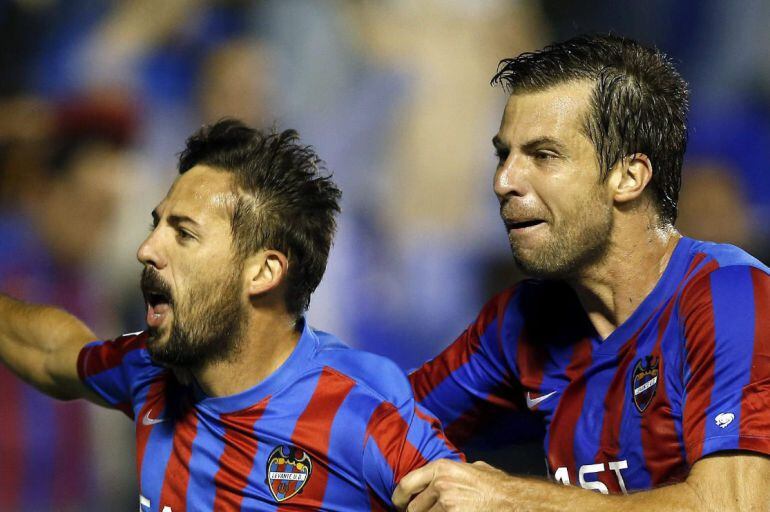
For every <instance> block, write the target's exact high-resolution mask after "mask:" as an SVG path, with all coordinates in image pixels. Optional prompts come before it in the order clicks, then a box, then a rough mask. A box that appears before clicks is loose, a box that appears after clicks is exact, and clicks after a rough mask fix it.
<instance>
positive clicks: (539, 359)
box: [516, 329, 548, 405]
mask: <svg viewBox="0 0 770 512" xmlns="http://www.w3.org/2000/svg"><path fill="white" fill-rule="evenodd" d="M547 359H548V350H547V347H546V346H545V345H544V344H535V343H531V342H530V340H529V336H528V335H527V331H526V329H522V332H521V335H520V336H519V342H518V344H517V348H516V363H517V365H518V366H519V373H520V377H519V379H520V380H521V384H522V386H523V387H524V389H526V390H527V391H534V392H539V391H540V390H541V388H542V386H543V368H544V367H545V362H546V360H547ZM522 405H526V404H522Z"/></svg>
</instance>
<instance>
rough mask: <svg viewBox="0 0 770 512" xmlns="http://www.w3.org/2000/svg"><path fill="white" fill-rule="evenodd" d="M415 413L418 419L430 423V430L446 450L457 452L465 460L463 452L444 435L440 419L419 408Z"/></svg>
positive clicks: (416, 408) (415, 409)
mask: <svg viewBox="0 0 770 512" xmlns="http://www.w3.org/2000/svg"><path fill="white" fill-rule="evenodd" d="M414 412H415V414H416V415H417V417H418V418H420V419H421V420H423V421H425V422H427V423H430V428H431V429H432V430H433V432H435V433H436V437H438V438H439V439H441V440H442V441H443V442H444V446H446V448H447V449H448V450H449V451H452V452H457V454H458V455H459V456H460V459H461V460H463V461H464V460H465V454H463V453H462V452H461V451H459V450H458V449H457V448H455V447H454V445H452V443H451V442H450V441H449V439H447V436H446V435H445V434H444V431H443V430H442V429H441V422H440V421H439V420H438V419H436V418H434V417H433V416H430V415H428V414H425V413H424V412H422V411H421V410H420V409H419V408H418V407H415V408H414Z"/></svg>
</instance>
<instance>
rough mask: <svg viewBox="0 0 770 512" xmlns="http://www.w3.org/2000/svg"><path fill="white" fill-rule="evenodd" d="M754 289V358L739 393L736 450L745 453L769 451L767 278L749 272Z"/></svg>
mask: <svg viewBox="0 0 770 512" xmlns="http://www.w3.org/2000/svg"><path fill="white" fill-rule="evenodd" d="M751 281H752V284H753V286H754V355H753V357H752V364H751V376H750V379H749V382H751V384H750V385H749V386H746V387H745V388H744V389H743V397H742V400H741V423H740V433H741V439H740V443H739V447H740V448H742V449H746V450H761V451H763V452H764V453H767V451H768V449H770V439H768V435H770V400H769V398H768V392H767V389H770V315H769V314H768V312H770V276H768V275H767V274H765V273H764V272H762V271H761V270H758V269H756V268H752V269H751Z"/></svg>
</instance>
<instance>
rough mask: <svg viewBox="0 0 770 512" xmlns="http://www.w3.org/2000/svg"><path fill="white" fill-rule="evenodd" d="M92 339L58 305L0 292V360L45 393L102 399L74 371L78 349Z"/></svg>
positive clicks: (99, 401) (66, 398) (73, 318)
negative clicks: (27, 301) (25, 300)
mask: <svg viewBox="0 0 770 512" xmlns="http://www.w3.org/2000/svg"><path fill="white" fill-rule="evenodd" d="M95 339H96V336H94V334H93V333H92V332H91V330H90V329H89V328H88V327H86V326H85V325H84V324H83V323H82V322H81V321H80V320H78V319H77V318H75V317H74V316H72V315H70V314H69V313H67V312H65V311H63V310H61V309H58V308H54V307H50V306H40V305H33V304H27V303H24V302H22V301H19V300H15V299H12V298H11V297H8V296H7V295H3V294H0V361H2V362H3V363H5V365H6V366H8V368H10V369H11V370H12V371H13V372H14V373H16V374H17V375H18V376H19V377H21V378H22V379H24V380H25V381H27V382H28V383H30V384H32V385H33V386H35V387H36V388H37V389H39V390H40V391H42V392H43V393H46V394H47V395H50V396H52V397H54V398H58V399H61V400H71V399H74V398H88V399H89V400H91V401H94V402H96V403H102V401H101V400H99V399H98V398H97V397H96V395H94V394H93V393H92V392H90V391H89V390H88V389H87V388H86V387H85V385H84V384H83V383H82V382H81V380H80V378H79V377H78V372H77V360H78V354H79V353H80V349H81V348H83V345H85V344H86V343H88V342H90V341H93V340H95Z"/></svg>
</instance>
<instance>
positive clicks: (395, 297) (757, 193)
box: [0, 0, 770, 511]
mask: <svg viewBox="0 0 770 512" xmlns="http://www.w3.org/2000/svg"><path fill="white" fill-rule="evenodd" d="M768 26H770V4H769V3H767V2H764V1H763V0H740V1H735V2H724V1H719V0H689V1H665V0H650V1H646V2H614V1H611V0H594V1H587V2H570V1H567V0H548V1H542V2H537V1H523V0H521V1H501V0H419V1H409V0H390V1H385V0H383V1H353V0H347V1H344V0H336V1H334V0H330V1H315V0H273V1H225V0H222V1H211V0H210V1H204V0H163V1H161V2H157V1H153V0H133V1H130V2H119V1H108V0H4V1H2V2H0V42H1V43H2V44H0V64H1V65H2V68H0V69H2V72H1V73H2V74H0V102H1V103H2V105H0V289H1V290H3V291H5V292H9V293H12V294H14V295H16V296H20V297H24V298H27V299H29V300H36V301H43V302H49V303H55V304H60V305H62V306H65V307H67V308H68V309H70V310H71V311H73V312H75V313H76V314H78V315H79V316H81V317H82V318H84V319H86V321H87V322H88V323H89V324H90V325H92V326H93V327H94V329H95V331H96V333H97V334H98V335H100V336H105V337H112V336H115V335H117V334H119V333H121V332H125V331H135V330H138V329H140V328H142V326H143V310H142V306H143V304H142V300H141V296H140V294H139V291H138V286H137V283H138V273H139V265H138V263H137V262H136V261H135V259H134V254H135V250H136V248H137V246H138V244H139V243H140V241H141V240H142V239H143V237H144V235H145V234H146V231H147V225H148V223H149V221H150V216H149V212H150V210H151V209H152V207H153V206H154V204H155V203H156V202H158V201H159V200H160V199H161V198H162V196H163V195H164V194H165V191H166V189H167V186H168V185H169V184H170V182H171V181H172V180H173V178H174V175H175V170H174V166H175V154H176V153H177V152H178V151H179V150H180V149H181V148H182V145H183V140H184V138H185V137H186V136H187V135H189V134H190V133H191V132H192V131H193V130H194V129H195V128H197V127H198V126H199V125H201V124H202V123H204V122H209V121H213V120H216V119H218V118H220V117H222V116H224V115H234V116H237V117H240V118H242V119H244V120H245V121H247V122H248V123H251V124H255V125H261V126H265V125H271V124H273V123H274V122H275V123H276V125H277V126H279V127H294V128H297V129H298V130H299V131H300V134H301V136H302V138H303V140H304V141H305V142H306V143H309V144H312V145H313V146H315V147H316V149H317V150H318V152H319V153H320V155H321V156H322V157H323V158H324V159H325V160H326V162H327V164H328V167H329V169H330V170H331V171H333V172H334V175H335V177H336V180H337V181H338V183H339V184H340V185H341V186H342V188H343V192H344V200H343V213H342V217H341V222H340V229H339V234H338V237H337V242H336V245H335V248H334V250H333V253H332V256H331V260H330V262H329V267H328V271H327V275H326V278H325V280H324V282H323V284H322V285H321V287H320V288H319V290H318V291H317V292H316V294H315V296H314V298H313V302H312V305H311V309H310V314H309V318H310V321H311V323H312V324H314V325H315V326H317V327H319V328H323V329H325V330H329V331H332V332H335V333H336V334H338V335H340V337H342V338H343V339H345V340H347V341H348V342H349V343H350V344H352V345H354V346H357V347H362V348H365V349H368V350H371V351H374V352H379V353H382V354H385V355H388V356H390V357H391V358H393V359H395V360H396V361H398V362H399V364H401V365H402V366H403V367H404V368H410V367H413V366H416V365H417V364H419V363H420V362H422V361H423V360H424V359H426V358H428V357H430V356H431V355H433V354H435V353H437V352H438V351H439V350H440V349H441V348H442V347H443V346H444V345H446V344H447V343H449V341H451V339H453V337H454V336H455V335H457V334H459V333H460V332H461V331H462V330H463V328H464V327H465V326H466V325H467V324H468V323H469V322H470V321H471V320H472V318H473V317H474V316H475V314H476V312H477V311H478V309H479V308H480V306H481V304H482V303H483V301H484V300H485V299H486V298H487V297H488V296H489V295H491V294H492V293H493V292H495V291H498V290H500V289H502V288H504V287H505V286H507V285H508V284H510V283H512V282H514V281H515V279H516V278H517V277H516V272H515V269H513V268H512V264H511V261H510V257H509V252H508V248H507V245H506V238H505V236H504V234H503V229H502V225H501V223H500V221H499V219H498V216H497V204H496V200H495V199H494V196H493V194H492V191H491V176H492V170H493V167H494V159H493V151H492V146H491V144H490V138H491V136H492V135H493V134H494V133H495V131H496V129H497V126H498V123H499V118H500V113H501V111H502V110H501V109H502V106H503V104H504V101H505V94H504V93H503V92H502V91H501V90H498V89H492V88H491V87H489V85H488V82H489V78H490V77H491V76H492V74H493V72H494V70H495V67H496V64H497V62H498V60H499V59H501V58H504V57H509V56H513V55H515V54H517V53H519V52H522V51H526V50H532V49H536V48H538V47H541V46H542V45H543V44H545V43H547V42H549V41H554V40H558V39H564V38H566V37H569V36H571V35H574V34H577V33H580V32H585V31H608V30H614V31H616V32H619V33H621V34H626V35H629V36H632V37H635V38H637V39H639V40H641V41H644V42H647V43H652V44H656V45H657V46H659V47H660V48H662V49H663V50H665V51H666V52H667V53H669V54H670V55H671V56H672V57H673V58H674V59H675V60H676V61H677V63H678V66H679V68H680V70H681V71H682V72H683V74H684V76H685V77H686V78H687V79H688V80H689V82H690V84H691V87H692V92H693V94H692V111H691V116H690V119H691V123H690V125H691V130H690V132H691V134H690V149H689V151H688V157H687V160H686V168H685V172H684V193H683V196H682V199H681V203H680V205H681V206H680V211H681V213H680V220H679V223H678V225H679V227H680V229H681V230H682V231H683V232H684V233H685V234H688V235H691V236H694V237H698V238H705V239H711V240H716V241H721V242H724V241H726V242H732V243H736V244H738V245H740V246H742V247H744V248H746V249H748V250H750V251H751V252H753V253H754V254H756V255H757V256H759V257H760V259H764V260H765V262H767V261H768V255H770V252H769V251H768V243H767V242H768V239H770V222H768V219H769V218H770V217H769V216H768V215H769V214H770V172H768V162H770V60H768V59H767V55H770V32H769V31H768V30H767V27H768ZM0 391H1V392H2V397H1V398H0V426H1V430H0V510H3V511H5V510H25V511H30V510H33V511H34V510H41V511H42V510H53V509H55V510H97V509H102V507H105V506H107V505H112V509H113V510H134V509H135V508H136V499H137V497H136V488H135V482H134V466H133V454H132V446H133V435H132V426H131V424H130V422H128V421H126V420H125V419H124V418H123V417H121V416H120V415H118V414H112V413H110V412H106V411H101V410H98V409H97V408H95V407H90V406H87V405H84V404H54V403H53V402H51V401H49V400H48V399H46V398H43V397H40V396H38V395H37V394H36V393H34V392H32V391H31V390H29V388H27V387H26V386H24V385H23V384H20V383H18V382H17V381H16V379H15V378H13V377H12V376H10V375H9V374H8V372H7V371H5V370H3V369H0ZM497 435H502V436H504V435H505V432H502V433H498V434H497ZM475 453H476V454H477V455H479V454H480V456H483V457H486V458H491V459H492V460H493V461H495V462H496V463H498V464H501V465H504V466H505V467H508V468H511V469H515V470H519V471H529V472H535V473H537V472H540V471H541V468H542V467H543V463H542V453H541V452H540V450H539V448H538V447H537V446H536V445H532V444H529V445H526V446H525V447H524V448H523V449H511V450H507V451H502V452H494V453H491V452H486V451H483V450H482V451H480V452H475Z"/></svg>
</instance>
